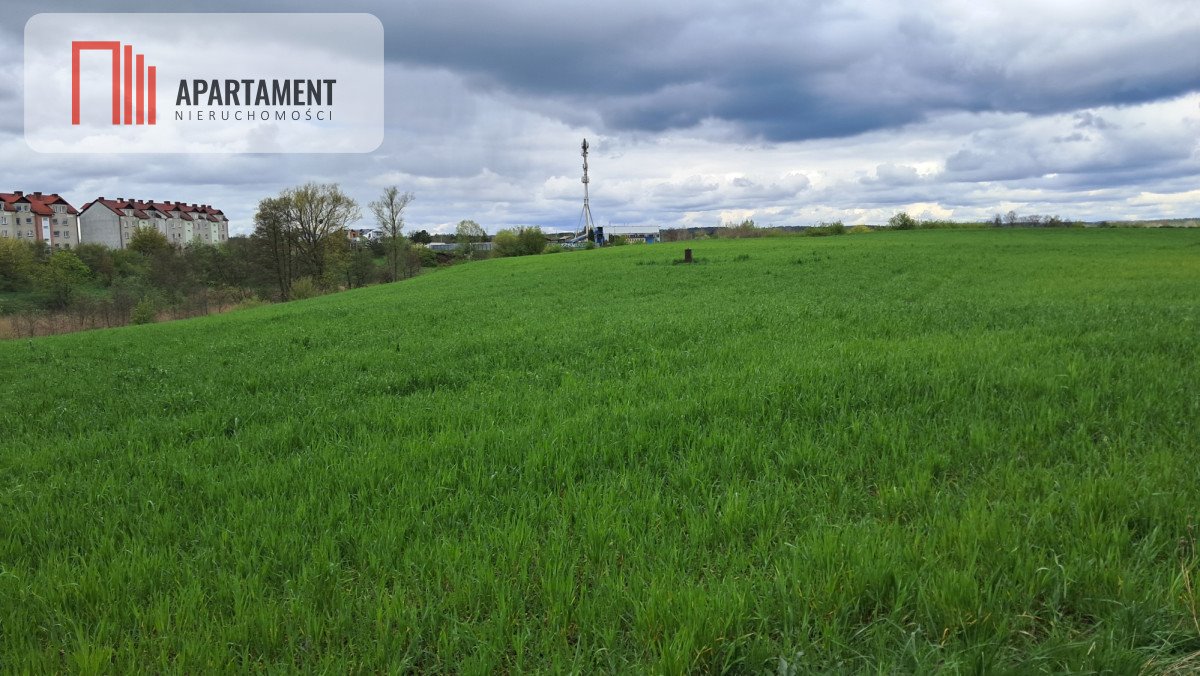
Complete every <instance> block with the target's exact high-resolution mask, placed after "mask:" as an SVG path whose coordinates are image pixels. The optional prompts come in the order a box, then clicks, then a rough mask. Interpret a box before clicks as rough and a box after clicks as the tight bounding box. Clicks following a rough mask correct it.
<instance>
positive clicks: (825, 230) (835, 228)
mask: <svg viewBox="0 0 1200 676" xmlns="http://www.w3.org/2000/svg"><path fill="white" fill-rule="evenodd" d="M804 234H805V235H808V236H809V237H826V236H828V235H844V234H846V226H845V224H843V223H842V222H841V221H834V222H832V223H821V224H820V225H814V226H813V227H811V228H805V229H804Z"/></svg>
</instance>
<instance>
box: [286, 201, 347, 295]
mask: <svg viewBox="0 0 1200 676" xmlns="http://www.w3.org/2000/svg"><path fill="white" fill-rule="evenodd" d="M280 197H283V198H285V199H286V200H287V203H288V221H289V222H290V223H291V224H292V227H293V228H294V229H295V235H296V246H297V248H298V249H299V250H300V253H301V255H303V256H304V257H305V258H306V259H307V260H308V262H309V263H310V264H311V265H312V269H313V274H314V275H315V276H316V278H317V279H319V280H322V281H323V280H324V277H325V262H326V253H327V249H328V247H329V244H330V243H331V238H332V237H333V236H335V235H342V234H344V231H345V229H346V226H347V225H348V224H349V223H351V222H352V221H357V220H358V219H359V218H361V217H362V212H360V211H359V209H358V203H357V202H355V201H354V200H353V199H351V198H350V197H349V196H348V195H346V193H344V192H342V189H341V188H340V187H338V185H337V184H336V183H305V184H304V185H302V186H299V187H297V188H289V189H288V190H285V191H283V194H281V195H280Z"/></svg>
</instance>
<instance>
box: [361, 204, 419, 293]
mask: <svg viewBox="0 0 1200 676" xmlns="http://www.w3.org/2000/svg"><path fill="white" fill-rule="evenodd" d="M412 200H413V194H412V193H411V192H406V193H401V192H400V188H397V187H396V186H394V185H390V186H388V187H387V188H384V190H383V195H382V196H380V198H379V199H378V200H376V201H374V202H371V203H370V204H369V205H368V206H369V207H370V209H371V213H372V214H374V215H375V222H376V223H377V224H379V230H380V231H381V232H382V233H383V237H384V245H385V247H386V248H387V252H388V264H389V265H390V266H391V269H392V279H399V275H400V255H401V253H402V249H403V248H404V247H403V245H404V242H403V240H402V239H401V232H402V231H403V230H404V208H405V207H407V206H408V204H409V202H412Z"/></svg>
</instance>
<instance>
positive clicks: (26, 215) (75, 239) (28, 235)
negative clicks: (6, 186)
mask: <svg viewBox="0 0 1200 676" xmlns="http://www.w3.org/2000/svg"><path fill="white" fill-rule="evenodd" d="M0 237H10V238H13V239H23V240H26V241H33V242H45V243H46V244H48V245H50V246H51V247H53V248H55V249H70V248H72V247H75V246H78V245H79V211H78V210H76V209H75V207H73V206H71V204H70V203H69V202H67V201H66V200H65V199H63V198H62V197H60V196H59V195H57V194H55V193H47V194H42V193H40V192H32V193H29V194H25V193H23V192H21V191H20V190H17V191H14V192H5V193H0Z"/></svg>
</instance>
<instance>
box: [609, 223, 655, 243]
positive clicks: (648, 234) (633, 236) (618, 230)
mask: <svg viewBox="0 0 1200 676" xmlns="http://www.w3.org/2000/svg"><path fill="white" fill-rule="evenodd" d="M604 237H605V238H606V239H612V238H613V237H624V238H625V239H626V240H628V241H630V242H635V243H645V244H654V243H655V242H660V241H662V234H661V229H660V228H659V227H658V226H657V225H606V226H604Z"/></svg>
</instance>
